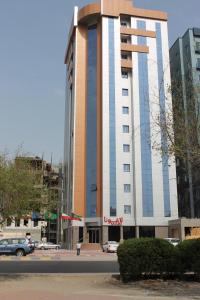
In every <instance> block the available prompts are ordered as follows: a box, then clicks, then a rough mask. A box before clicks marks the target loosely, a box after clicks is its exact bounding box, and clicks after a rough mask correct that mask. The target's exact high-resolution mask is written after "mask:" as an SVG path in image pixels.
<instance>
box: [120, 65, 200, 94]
mask: <svg viewBox="0 0 200 300" xmlns="http://www.w3.org/2000/svg"><path fill="white" fill-rule="evenodd" d="M199 64H200V63H199ZM122 96H128V89H122Z"/></svg>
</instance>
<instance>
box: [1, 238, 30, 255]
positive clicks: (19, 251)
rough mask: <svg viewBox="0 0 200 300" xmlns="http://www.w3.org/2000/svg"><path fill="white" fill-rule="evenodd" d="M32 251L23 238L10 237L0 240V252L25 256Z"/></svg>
mask: <svg viewBox="0 0 200 300" xmlns="http://www.w3.org/2000/svg"><path fill="white" fill-rule="evenodd" d="M31 252H33V248H32V247H31V245H30V243H29V241H28V240H27V239H25V238H10V239H3V240H0V254H4V255H5V254H7V255H9V254H13V255H16V256H25V255H27V254H29V253H31Z"/></svg>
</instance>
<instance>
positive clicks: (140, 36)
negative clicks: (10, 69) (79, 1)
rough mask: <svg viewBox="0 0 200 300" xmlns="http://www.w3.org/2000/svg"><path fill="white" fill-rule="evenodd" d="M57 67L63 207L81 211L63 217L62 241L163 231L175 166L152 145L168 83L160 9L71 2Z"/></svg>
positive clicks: (107, 1) (121, 1) (172, 202)
mask: <svg viewBox="0 0 200 300" xmlns="http://www.w3.org/2000/svg"><path fill="white" fill-rule="evenodd" d="M65 63H66V65H67V89H66V91H67V92H66V94H67V95H66V96H67V97H66V124H65V125H66V128H65V167H64V169H65V171H64V172H65V179H64V181H65V192H64V199H65V200H64V201H66V205H65V207H64V208H65V212H66V213H67V214H70V213H71V212H73V213H75V214H78V215H81V216H82V221H81V222H80V221H71V222H65V224H64V228H65V233H64V236H66V240H65V241H66V243H67V244H68V245H70V246H71V247H72V246H74V244H75V243H76V241H77V240H80V241H83V242H84V243H102V242H104V241H107V240H120V239H126V238H129V237H134V236H157V237H166V236H167V235H168V221H169V220H172V219H174V218H177V217H178V211H177V191H176V170H175V164H174V162H173V160H172V161H171V162H170V163H169V157H168V156H167V155H165V156H163V157H161V155H160V153H158V152H157V151H156V150H154V149H153V147H152V143H151V136H152V133H153V127H154V125H153V116H155V115H156V114H157V115H159V107H160V106H162V108H165V99H166V97H165V95H166V94H167V89H168V85H170V71H169V48H168V30H167V15H166V13H164V12H160V11H151V10H143V9H139V8H136V7H134V6H133V5H132V1H130V0H101V1H100V2H99V3H94V4H89V5H87V6H85V7H83V8H82V9H80V10H79V9H78V8H77V7H76V8H75V9H74V17H73V21H72V26H71V30H70V33H69V40H68V46H67V51H66V57H65ZM168 101H171V99H169V98H168ZM157 139H158V140H159V141H160V142H161V143H165V141H164V135H163V134H162V133H159V134H157Z"/></svg>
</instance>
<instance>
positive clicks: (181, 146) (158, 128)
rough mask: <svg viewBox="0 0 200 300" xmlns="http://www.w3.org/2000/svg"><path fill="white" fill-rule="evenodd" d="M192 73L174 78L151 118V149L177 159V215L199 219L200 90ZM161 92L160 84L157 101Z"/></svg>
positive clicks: (193, 72)
mask: <svg viewBox="0 0 200 300" xmlns="http://www.w3.org/2000/svg"><path fill="white" fill-rule="evenodd" d="M195 72H196V70H192V69H191V68H189V67H188V69H187V71H185V75H184V76H183V74H177V73H176V74H174V76H173V78H172V85H171V87H168V93H167V95H166V96H165V101H164V105H160V104H159V109H158V111H159V113H158V114H157V115H156V116H155V115H154V116H153V117H152V122H153V126H152V127H153V128H154V130H153V132H152V147H153V148H154V149H156V150H157V151H159V152H160V153H161V156H162V157H163V156H165V157H167V158H171V159H175V158H176V166H177V175H178V176H177V183H178V195H179V198H180V199H179V214H180V216H184V217H191V218H194V217H200V197H199V195H200V173H199V167H200V115H199V113H200V106H199V105H200V102H199V100H200V86H199V84H197V83H196V82H195V80H194V78H195ZM162 88H163V83H161V88H160V95H159V97H162V95H161V93H162ZM171 99H172V105H171ZM155 100H156V99H155ZM155 102H156V101H155ZM156 103H158V101H157V102H156ZM159 103H160V102H159ZM158 135H161V136H162V139H159V138H157V137H158ZM163 141H164V142H163Z"/></svg>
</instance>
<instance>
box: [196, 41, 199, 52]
mask: <svg viewBox="0 0 200 300" xmlns="http://www.w3.org/2000/svg"><path fill="white" fill-rule="evenodd" d="M196 50H200V42H196Z"/></svg>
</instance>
